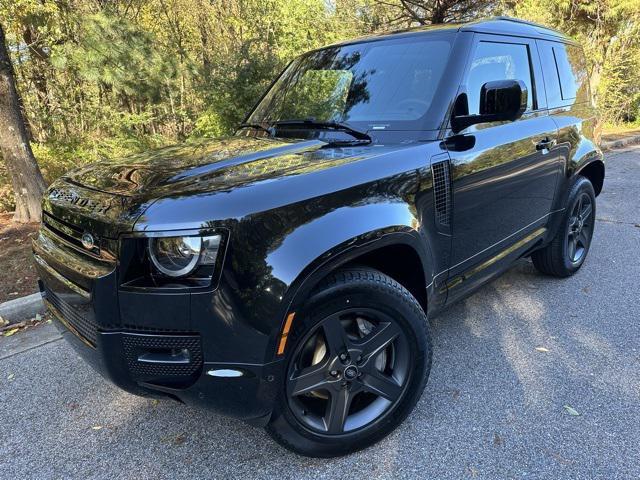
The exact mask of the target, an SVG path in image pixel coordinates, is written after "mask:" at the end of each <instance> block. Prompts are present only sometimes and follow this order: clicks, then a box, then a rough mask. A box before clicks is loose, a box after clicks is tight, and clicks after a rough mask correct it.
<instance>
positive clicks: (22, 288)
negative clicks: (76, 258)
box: [0, 213, 38, 303]
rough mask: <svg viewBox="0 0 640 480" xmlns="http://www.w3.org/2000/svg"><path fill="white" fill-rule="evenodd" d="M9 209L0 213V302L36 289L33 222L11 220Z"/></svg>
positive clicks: (35, 226) (27, 293)
mask: <svg viewBox="0 0 640 480" xmlns="http://www.w3.org/2000/svg"><path fill="white" fill-rule="evenodd" d="M11 217H12V214H11V213H0V303H2V302H6V301H7V300H13V299H15V298H18V297H22V296H24V295H29V294H31V293H35V292H37V291H38V284H37V276H36V270H35V267H34V265H33V258H32V257H31V239H32V238H33V236H34V235H35V234H36V231H37V229H38V225H37V224H35V223H27V224H21V223H13V222H12V221H11Z"/></svg>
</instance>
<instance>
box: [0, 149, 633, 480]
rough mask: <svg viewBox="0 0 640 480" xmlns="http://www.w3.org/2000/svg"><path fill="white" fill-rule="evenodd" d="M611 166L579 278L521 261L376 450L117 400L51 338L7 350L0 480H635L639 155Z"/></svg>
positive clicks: (438, 361) (458, 320) (2, 368)
mask: <svg viewBox="0 0 640 480" xmlns="http://www.w3.org/2000/svg"><path fill="white" fill-rule="evenodd" d="M607 161H608V163H607V180H606V182H605V189H604V192H603V194H602V195H601V196H600V197H599V202H598V214H597V218H598V221H597V225H596V232H595V237H594V243H593V246H592V250H591V253H590V256H589V259H588V260H587V262H586V264H585V265H584V267H583V269H582V270H581V271H580V272H579V273H578V274H577V275H575V276H574V277H572V278H570V279H566V280H557V279H550V278H547V277H543V276H541V275H539V274H538V273H536V271H535V270H534V269H533V267H532V265H531V264H530V263H528V262H525V261H523V262H521V263H520V264H518V265H517V266H515V267H514V268H512V269H511V270H510V271H509V272H508V273H507V274H505V275H504V276H503V277H501V278H500V279H498V280H497V281H495V282H493V283H492V284H490V285H488V286H486V287H484V288H483V289H481V290H480V291H479V292H478V293H476V294H475V295H473V296H472V297H470V298H469V299H467V300H466V301H463V302H462V303H459V304H458V305H456V306H454V307H453V308H451V309H450V310H449V311H447V312H446V313H445V314H443V315H441V316H440V317H438V318H436V319H433V320H432V332H433V336H434V359H433V362H434V366H433V370H432V374H431V378H430V380H429V383H428V385H427V388H426V391H425V394H424V396H423V398H422V400H421V401H420V403H419V404H418V406H417V408H416V410H415V412H414V413H413V414H412V415H411V416H410V417H409V419H408V420H407V421H406V422H405V423H404V424H403V425H402V426H401V427H400V428H399V429H398V430H397V431H396V432H394V433H393V434H392V435H391V436H390V437H388V438H387V439H385V440H384V441H382V442H381V443H379V444H378V445H375V446H373V447H371V448H369V449H367V450H364V451H362V452H359V453H357V454H354V455H350V456H347V457H344V458H339V459H334V460H318V459H307V458H303V457H299V456H296V455H294V454H291V453H289V452H288V451H286V450H284V449H282V448H280V447H279V446H277V445H276V444H275V443H273V442H272V441H271V440H270V438H269V437H268V436H267V435H266V434H265V433H264V432H263V431H262V430H261V429H258V428H253V427H250V426H247V425H245V424H243V423H241V422H238V421H234V420H230V419H226V418H222V417H219V416H216V415H213V414H211V413H208V412H204V411H199V410H194V409H190V408H187V407H185V406H182V405H179V404H176V403H173V402H171V401H161V402H157V401H152V400H146V399H141V398H137V397H134V396H131V395H129V394H126V393H124V392H121V391H119V390H117V389H116V388H115V387H112V386H111V385H110V384H108V383H107V382H106V381H104V380H102V379H101V378H100V377H98V376H96V375H95V374H94V373H93V372H92V371H91V370H90V368H89V367H88V366H86V365H85V364H84V363H83V362H82V361H81V360H80V359H79V358H78V357H77V356H76V355H75V353H74V352H73V350H72V349H71V348H70V347H69V346H67V345H66V343H65V342H63V341H61V340H59V339H58V338H57V336H56V335H55V333H53V332H52V330H51V327H50V326H44V327H41V329H40V331H32V332H25V333H21V334H18V335H14V336H13V337H10V338H6V339H0V478H11V479H13V478H27V477H29V478H70V477H73V478H105V479H106V478H108V479H113V478H136V479H147V478H149V479H158V478H187V477H191V478H204V477H207V478H278V479H279V480H282V479H286V478H292V479H293V478H296V479H300V478H314V479H318V478H346V477H351V478H366V479H368V480H371V479H374V478H408V477H420V478H436V479H444V478H455V479H458V478H500V479H506V478H553V479H558V478H602V479H607V480H609V479H621V478H625V479H627V478H628V479H638V478H640V307H639V306H638V302H639V300H640V147H633V148H629V149H627V150H624V151H618V152H614V153H610V154H608V155H607ZM20 336H23V337H22V338H17V337H20ZM576 414H577V415H576Z"/></svg>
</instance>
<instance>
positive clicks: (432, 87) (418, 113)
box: [247, 35, 453, 130]
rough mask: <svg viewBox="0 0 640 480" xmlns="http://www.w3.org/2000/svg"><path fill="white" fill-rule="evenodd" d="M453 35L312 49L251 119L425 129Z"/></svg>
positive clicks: (293, 64)
mask: <svg viewBox="0 0 640 480" xmlns="http://www.w3.org/2000/svg"><path fill="white" fill-rule="evenodd" d="M452 38H453V37H452V36H451V35H438V36H435V35H414V36H409V37H404V38H394V39H391V40H379V41H371V42H367V43H356V44H352V45H341V46H336V47H328V48H325V49H322V50H316V51H313V52H310V53H307V54H305V55H303V56H301V57H298V58H297V59H295V60H294V61H293V62H292V63H291V64H290V65H289V66H288V67H287V69H286V70H285V71H284V72H283V74H282V75H281V76H280V78H278V80H277V81H276V82H275V83H274V85H273V86H272V87H271V89H270V90H269V91H268V92H267V94H266V95H265V96H264V98H263V99H262V101H261V102H260V103H259V104H258V106H257V107H256V108H255V110H254V111H253V113H252V114H251V115H250V117H249V118H248V119H247V122H249V123H258V124H273V123H274V122H277V121H282V120H314V121H317V122H340V123H348V124H353V125H357V124H362V125H363V127H365V129H370V128H373V129H389V130H400V129H402V130H404V129H419V128H420V125H421V124H422V122H421V120H422V119H423V118H424V117H425V116H426V115H428V113H429V109H430V107H431V103H432V100H433V98H434V95H435V93H436V90H437V88H438V86H439V85H440V82H441V80H442V77H443V72H444V69H445V67H446V64H447V60H448V57H449V52H450V50H451V42H452Z"/></svg>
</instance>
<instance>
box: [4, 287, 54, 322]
mask: <svg viewBox="0 0 640 480" xmlns="http://www.w3.org/2000/svg"><path fill="white" fill-rule="evenodd" d="M44 310H45V308H44V302H43V301H42V295H40V294H39V293H34V294H32V295H27V296H26V297H20V298H16V299H15V300H9V301H8V302H4V303H0V317H2V318H4V319H5V320H8V321H9V324H12V323H18V322H20V321H22V320H27V319H29V318H33V317H35V316H36V314H38V313H39V314H43V313H44Z"/></svg>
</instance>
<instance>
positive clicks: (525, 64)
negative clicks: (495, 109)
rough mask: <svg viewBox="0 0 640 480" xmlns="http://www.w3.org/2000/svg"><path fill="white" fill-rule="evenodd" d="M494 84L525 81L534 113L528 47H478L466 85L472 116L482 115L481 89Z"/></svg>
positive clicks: (529, 105)
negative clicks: (505, 81) (487, 84)
mask: <svg viewBox="0 0 640 480" xmlns="http://www.w3.org/2000/svg"><path fill="white" fill-rule="evenodd" d="M493 80H522V81H523V82H524V83H525V85H526V86H527V95H528V98H527V111H529V110H532V109H533V88H532V87H533V84H532V81H531V63H530V62H529V47H528V46H527V45H523V44H515V43H497V42H480V43H478V47H477V48H476V51H475V54H474V56H473V60H472V61H471V68H470V69H469V74H468V77H467V82H466V83H467V96H468V105H469V114H470V115H476V114H479V113H480V112H479V109H480V89H481V88H482V85H484V84H485V83H487V82H491V81H493Z"/></svg>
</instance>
